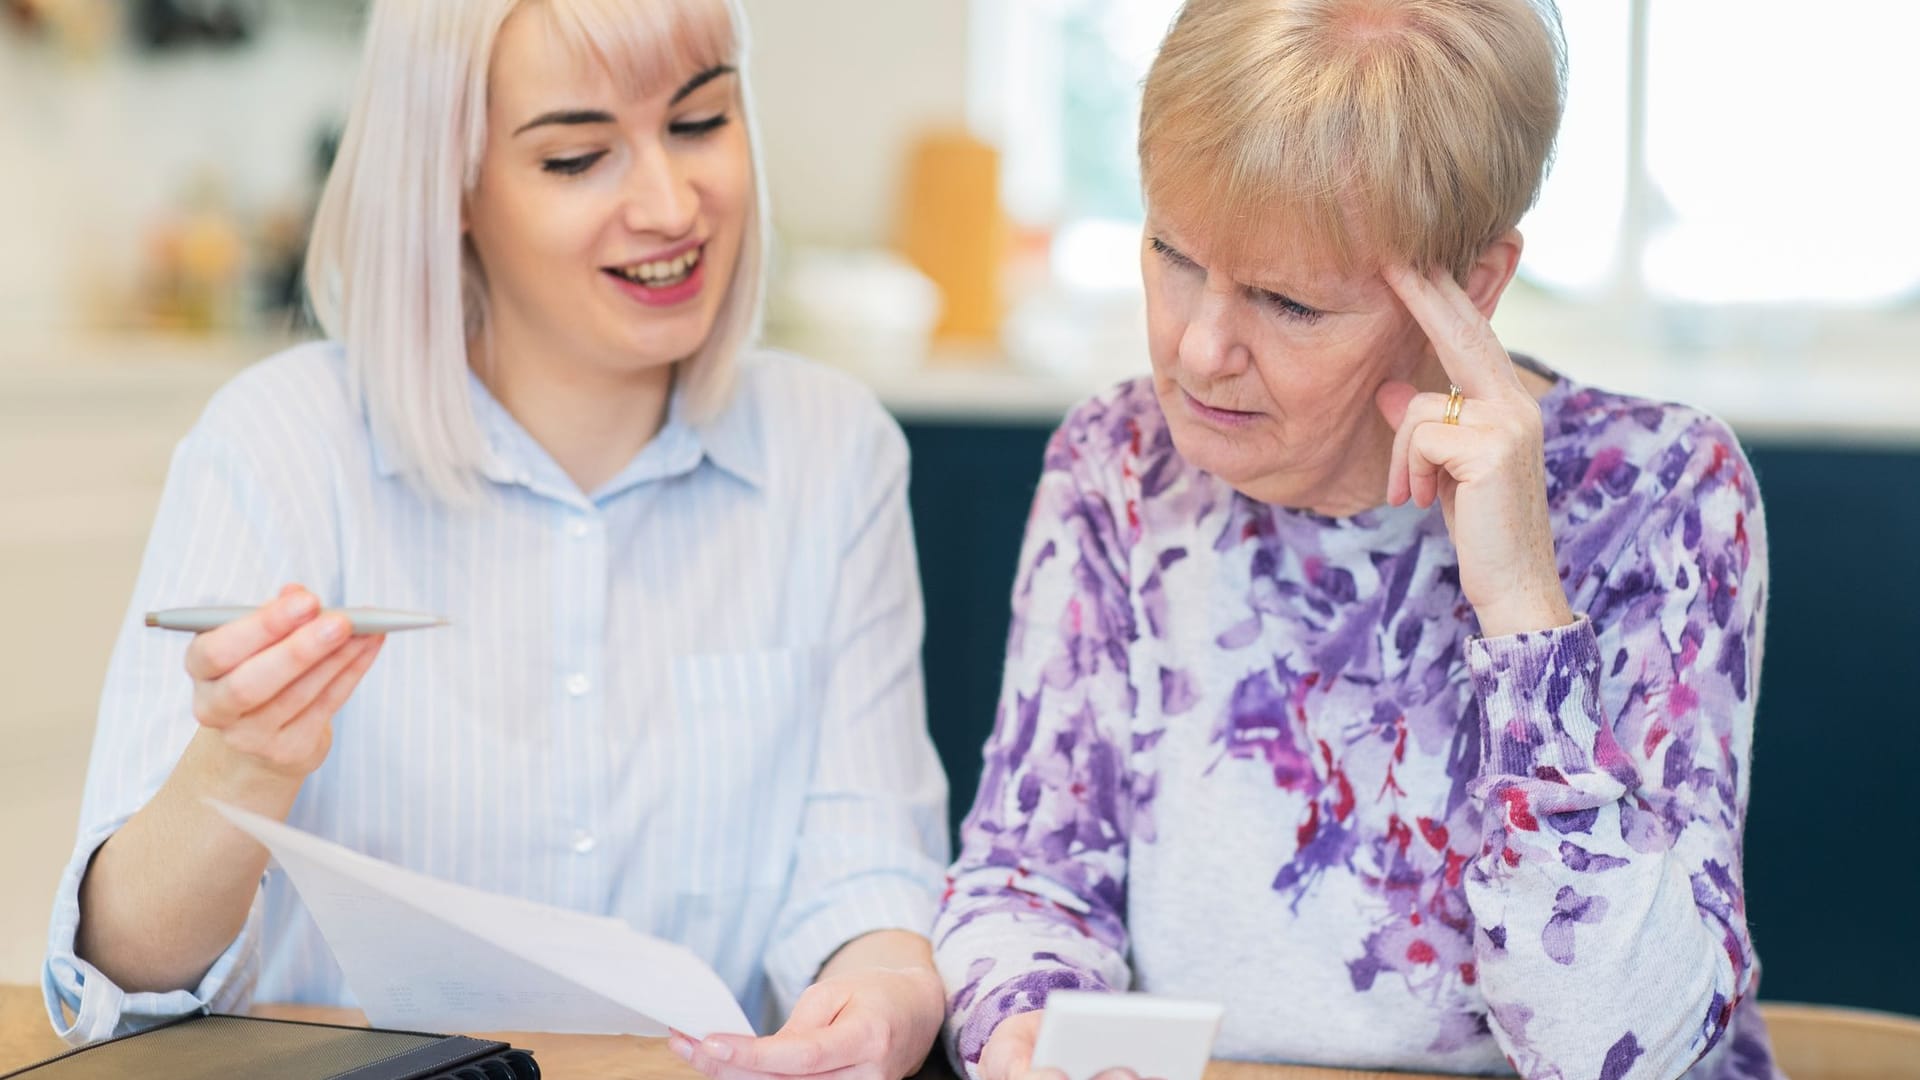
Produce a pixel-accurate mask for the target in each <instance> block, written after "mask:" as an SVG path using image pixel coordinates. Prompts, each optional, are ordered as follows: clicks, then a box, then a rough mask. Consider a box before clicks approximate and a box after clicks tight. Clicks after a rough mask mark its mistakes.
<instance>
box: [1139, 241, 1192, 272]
mask: <svg viewBox="0 0 1920 1080" xmlns="http://www.w3.org/2000/svg"><path fill="white" fill-rule="evenodd" d="M1149 243H1151V244H1152V246H1153V250H1154V252H1155V254H1158V255H1159V256H1160V257H1161V258H1163V259H1165V260H1167V261H1168V262H1170V263H1172V264H1173V265H1175V266H1192V265H1193V260H1191V259H1189V258H1187V257H1186V256H1185V255H1182V254H1180V253H1179V252H1177V251H1175V250H1173V248H1171V247H1169V246H1167V242H1166V241H1165V240H1162V239H1160V238H1159V237H1157V236H1156V237H1154V238H1153V239H1152V240H1151V241H1149Z"/></svg>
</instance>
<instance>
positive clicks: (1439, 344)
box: [1375, 267, 1573, 637]
mask: <svg viewBox="0 0 1920 1080" xmlns="http://www.w3.org/2000/svg"><path fill="white" fill-rule="evenodd" d="M1386 279H1387V284H1389V285H1391V286H1392V287H1393V290H1394V292H1396V293H1398V294H1399V296H1400V299H1401V301H1402V302H1403V303H1405V304H1406V306H1407V310H1408V311H1409V312H1411V313H1412V314H1413V317H1414V319H1415V320H1417V321H1418V322H1419V324H1420V326H1421V328H1422V329H1423V330H1425V331H1426V334H1427V338H1428V340H1429V341H1431V342H1432V343H1433V348H1434V351H1435V352H1436V353H1437V354H1438V356H1439V358H1440V364H1441V366H1442V367H1443V368H1445V369H1446V372H1447V377H1448V378H1449V379H1451V380H1452V381H1453V383H1454V385H1456V386H1458V387H1459V388H1460V391H1461V393H1462V394H1463V395H1464V401H1463V402H1462V403H1461V407H1460V412H1459V415H1458V417H1457V419H1458V421H1459V423H1458V424H1448V423H1446V422H1445V416H1446V409H1447V395H1446V394H1436V393H1420V392H1419V391H1418V390H1417V389H1416V388H1414V387H1413V386H1411V385H1409V384H1407V383H1403V382H1390V383H1387V384H1386V385H1385V386H1382V387H1381V388H1380V391H1379V393H1378V394H1377V395H1376V397H1375V402H1376V404H1378V405H1379V407H1380V411H1381V413H1382V414H1383V415H1385V416H1386V418H1387V423H1388V424H1391V425H1392V426H1393V427H1394V429H1395V435H1394V441H1393V461H1392V464H1391V465H1390V466H1389V467H1388V471H1387V502H1388V503H1390V504H1392V505H1394V506H1399V505H1401V504H1402V503H1405V502H1406V501H1407V500H1409V499H1411V500H1412V501H1413V502H1414V504H1415V505H1417V506H1420V507H1422V508H1425V507H1429V506H1432V505H1433V503H1434V501H1435V500H1436V499H1438V500H1439V502H1440V509H1441V512H1442V514H1444V515H1445V517H1446V522H1447V531H1448V533H1450V534H1451V535H1452V537H1453V546H1454V549H1455V551H1456V552H1457V553H1458V555H1459V558H1460V588H1461V591H1462V592H1464V593H1465V594H1466V597H1467V601H1468V602H1469V603H1471V604H1472V605H1473V609H1474V613H1475V614H1476V615H1478V616H1479V620H1480V631H1481V633H1483V634H1485V635H1487V636H1489V637H1493V636H1499V635H1504V634H1515V633H1520V632H1522V631H1527V630H1546V629H1551V628H1553V627H1558V626H1565V625H1567V624H1568V623H1571V622H1572V621H1573V611H1572V609H1571V608H1570V607H1568V605H1567V597H1566V591H1565V589H1564V588H1563V587H1562V586H1561V584H1560V574H1559V568H1558V565H1557V564H1556V562H1555V559H1554V551H1553V530H1552V525H1551V522H1550V521H1549V519H1548V517H1547V482H1546V452H1545V449H1544V438H1543V435H1542V425H1541V420H1540V404H1539V402H1538V401H1536V400H1535V399H1534V396H1533V394H1532V393H1531V392H1530V391H1528V389H1527V388H1526V386H1525V385H1524V384H1523V383H1522V382H1521V381H1520V377H1519V375H1518V373H1517V372H1516V371H1515V369H1514V365H1513V360H1512V358H1510V357H1509V356H1508V355H1507V351H1506V349H1505V348H1503V347H1502V346H1501V344H1500V339H1499V338H1498V337H1496V336H1495V335H1494V332H1493V327H1492V326H1491V325H1490V324H1489V323H1488V322H1487V320H1486V318H1485V317H1484V316H1482V315H1481V314H1480V311H1479V309H1477V308H1475V307H1474V305H1473V301H1472V300H1470V299H1469V298H1468V297H1467V294H1466V292H1465V291H1464V290H1462V289H1461V288H1460V286H1459V285H1458V284H1457V283H1455V282H1454V280H1453V278H1451V277H1449V276H1448V275H1447V273H1446V272H1445V271H1444V270H1442V271H1438V272H1436V273H1434V274H1431V275H1421V274H1419V273H1416V272H1414V271H1413V270H1411V269H1408V268H1406V267H1395V268H1390V269H1389V270H1388V271H1387V273H1386Z"/></svg>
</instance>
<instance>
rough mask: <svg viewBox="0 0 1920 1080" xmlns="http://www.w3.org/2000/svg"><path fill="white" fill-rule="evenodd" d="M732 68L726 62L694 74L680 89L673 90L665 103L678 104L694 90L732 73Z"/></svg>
mask: <svg viewBox="0 0 1920 1080" xmlns="http://www.w3.org/2000/svg"><path fill="white" fill-rule="evenodd" d="M733 70H734V69H733V68H732V67H731V66H729V65H727V64H715V65H713V66H712V67H710V68H708V69H707V70H705V71H703V72H701V73H700V74H698V75H695V76H694V77H693V78H691V79H688V80H687V83H686V85H685V86H682V87H681V88H680V89H678V90H675V91H674V92H673V98H672V99H671V100H669V101H668V102H667V104H668V105H678V104H680V103H681V102H683V101H685V100H687V98H688V96H689V95H691V94H692V93H693V92H694V91H695V90H698V89H700V88H701V87H703V86H705V85H707V84H708V83H710V82H712V81H713V80H715V79H717V78H719V77H720V76H722V75H731V74H733Z"/></svg>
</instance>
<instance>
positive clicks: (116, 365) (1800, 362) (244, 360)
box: [0, 312, 1920, 447]
mask: <svg viewBox="0 0 1920 1080" xmlns="http://www.w3.org/2000/svg"><path fill="white" fill-rule="evenodd" d="M1503 315H1504V312H1503ZM1911 329H1912V332H1911V333H1910V334H1909V333H1908V332H1907V327H1906V326H1895V327H1892V328H1891V329H1890V328H1889V326H1888V324H1886V323H1885V322H1882V323H1879V324H1876V325H1875V327H1874V330H1873V332H1872V333H1868V334H1860V335H1857V336H1856V339H1855V340H1848V338H1847V333H1846V331H1845V328H1841V329H1839V330H1836V331H1834V332H1832V333H1830V334H1829V335H1828V336H1827V337H1826V338H1825V339H1823V340H1822V341H1821V342H1817V343H1812V344H1809V345H1806V346H1803V347H1801V348H1799V349H1796V350H1793V351H1785V350H1777V349H1766V350H1762V349H1757V348H1754V347H1751V346H1749V347H1744V348H1741V347H1725V348H1720V349H1717V350H1712V351H1695V352H1687V353H1678V352H1674V351H1670V350H1668V351H1662V350H1656V349H1652V348H1647V347H1640V346H1635V345H1632V344H1630V343H1628V342H1626V341H1625V340H1623V338H1622V336H1621V335H1619V334H1616V333H1608V332H1604V330H1595V329H1594V328H1593V327H1592V326H1591V325H1589V326H1586V327H1583V326H1581V325H1579V324H1578V323H1577V322H1575V321H1574V320H1565V319H1562V320H1553V319H1546V318H1541V317H1538V316H1523V317H1518V318H1513V319H1505V318H1503V320H1502V326H1501V333H1502V336H1503V339H1504V340H1506V341H1507V343H1508V346H1509V347H1510V348H1511V349H1513V350H1514V351H1516V352H1524V353H1528V354H1530V355H1533V356H1537V357H1539V358H1540V359H1541V360H1542V361H1543V362H1544V363H1546V364H1547V365H1548V366H1550V367H1554V368H1556V369H1558V370H1560V371H1562V372H1565V373H1566V374H1568V375H1570V376H1572V377H1574V378H1577V379H1580V380H1582V381H1584V382H1590V383H1593V384H1596V385H1599V386H1603V387H1606V388H1608V389H1612V390H1618V391H1622V392H1626V393H1633V394H1639V395H1643V396H1647V397H1653V398H1658V399H1661V400H1671V401H1683V402H1686V403H1688V404H1690V405H1695V406H1697V407H1700V408H1703V409H1706V410H1707V411H1709V412H1712V413H1714V414H1715V415H1717V416H1719V417H1721V418H1722V419H1724V420H1726V421H1728V422H1729V423H1731V424H1732V425H1733V426H1734V427H1735V428H1736V429H1737V430H1738V431H1739V432H1740V434H1741V436H1742V437H1743V438H1746V439H1749V440H1755V441H1763V442H1782V441H1788V442H1806V443H1815V444H1847V445H1851V444H1861V445H1900V446H1909V447H1920V316H1916V317H1914V319H1913V320H1912V322H1911ZM285 344H286V341H285V339H279V338H272V337H245V336H213V337H200V338H195V337H178V336H173V337H169V336H162V335H119V336H109V335H97V336H84V337H61V338H48V339H43V340H40V341H38V342H26V341H22V340H19V339H18V337H17V336H15V337H14V338H12V339H0V416H4V415H7V414H11V413H13V411H14V410H13V409H11V408H9V407H8V405H9V403H8V401H7V400H6V399H13V402H14V404H16V405H18V404H21V403H22V402H23V401H24V399H25V398H30V397H45V396H46V395H55V396H58V397H61V398H65V397H68V396H69V395H85V396H87V397H90V398H93V399H96V400H98V401H99V402H100V405H101V407H102V408H103V409H107V410H108V411H117V410H118V409H119V408H121V407H128V408H137V407H138V402H140V401H141V400H148V401H151V400H152V399H153V396H154V395H156V394H159V395H164V396H165V397H167V398H169V399H172V400H177V399H178V397H179V395H182V394H184V395H188V396H195V395H198V396H201V397H202V398H203V397H204V395H205V394H208V393H211V391H212V390H213V389H214V388H215V387H217V386H218V385H220V383H222V382H224V381H225V380H226V379H227V378H229V377H231V376H232V374H233V373H234V372H235V371H238V370H239V369H240V368H241V367H243V366H245V365H246V364H248V363H251V362H253V361H255V360H257V359H260V358H261V357H264V356H266V355H269V354H270V353H272V352H273V351H275V350H276V349H278V348H281V347H284V345H285ZM1816 355H1817V356H1818V357H1819V358H1818V359H1817V360H1816V359H1813V358H1812V357H1814V356H1816ZM822 359H829V358H822ZM1145 370H1146V361H1145V356H1144V354H1142V355H1141V357H1140V361H1139V363H1138V364H1137V365H1135V366H1133V367H1130V368H1129V367H1125V366H1112V367H1109V368H1105V369H1102V370H1099V371H1078V372H1036V371H1028V370H1021V369H1019V368H1016V367H1014V366H1012V365H1011V364H1010V363H1009V362H1008V361H1007V360H1006V359H1005V358H1004V356H1003V355H1001V354H1000V353H998V352H997V351H994V350H938V349H937V350H935V352H934V354H933V358H932V359H931V360H930V361H929V362H927V363H925V364H920V365H914V366H912V367H909V368H906V369H903V370H898V371H892V372H856V374H859V375H860V376H861V377H862V378H864V379H865V381H867V382H868V383H869V384H870V385H872V386H873V387H874V390H875V392H876V393H878V394H879V395H880V398H881V400H882V401H884V402H885V403H886V404H887V406H888V407H889V408H890V409H892V410H893V411H894V413H895V414H896V415H898V416H900V417H901V418H902V419H903V420H921V421H937V422H951V423H969V422H972V423H1003V424H1046V423H1051V422H1053V421H1056V420H1058V419H1059V418H1060V417H1061V416H1062V415H1064V414H1065V413H1066V411H1067V410H1068V409H1070V408H1071V407H1072V406H1073V405H1074V404H1075V403H1077V402H1079V401H1081V400H1082V399H1084V398H1086V397H1087V396H1089V395H1091V394H1094V393H1097V392H1099V391H1100V390H1102V389H1104V388H1106V387H1108V386H1111V385H1112V384H1113V383H1115V382H1117V381H1119V380H1121V379H1124V378H1128V377H1130V376H1133V375H1136V374H1141V373H1144V372H1145ZM116 403H119V404H116Z"/></svg>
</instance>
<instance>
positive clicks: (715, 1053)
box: [700, 1039, 733, 1061]
mask: <svg viewBox="0 0 1920 1080" xmlns="http://www.w3.org/2000/svg"><path fill="white" fill-rule="evenodd" d="M700 1049H701V1050H703V1051H705V1053H706V1055H707V1056H708V1057H710V1058H713V1059H714V1060H715V1061H732V1060H733V1047H731V1046H728V1045H727V1044H726V1043H723V1042H715V1041H713V1040H712V1039H707V1040H705V1041H704V1042H702V1043H701V1044H700Z"/></svg>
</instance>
